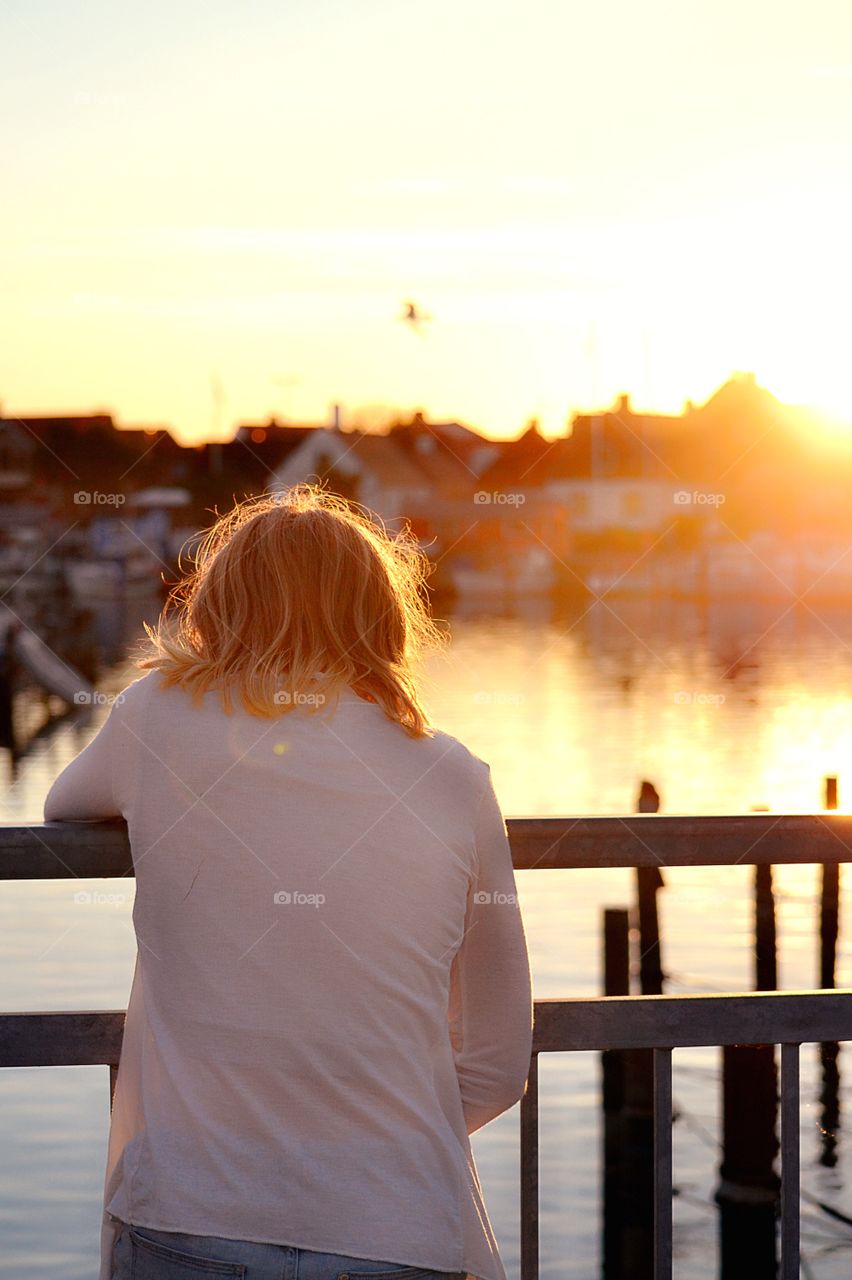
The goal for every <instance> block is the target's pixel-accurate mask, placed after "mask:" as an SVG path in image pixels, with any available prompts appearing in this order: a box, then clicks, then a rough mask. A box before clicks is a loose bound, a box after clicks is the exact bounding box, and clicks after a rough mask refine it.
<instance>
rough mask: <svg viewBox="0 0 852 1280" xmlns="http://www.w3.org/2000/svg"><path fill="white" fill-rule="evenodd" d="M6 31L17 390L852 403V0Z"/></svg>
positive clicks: (632, 0)
mask: <svg viewBox="0 0 852 1280" xmlns="http://www.w3.org/2000/svg"><path fill="white" fill-rule="evenodd" d="M0 47H1V48H2V50H3V76H2V79H0V101H2V111H1V112H0V118H1V119H2V122H3V123H2V126H0V128H1V129H2V146H1V147H0V160H1V161H2V183H3V201H2V206H0V230H2V235H0V263H2V270H1V271H0V279H2V309H0V409H2V410H3V411H4V412H5V413H6V414H8V415H10V416H11V415H13V414H16V413H17V414H25V413H48V412H56V413H60V412H71V411H75V412H81V413H85V412H92V411H94V410H97V409H101V410H107V411H111V412H112V413H113V414H114V415H115V416H116V418H117V420H118V421H119V422H120V423H122V424H124V425H130V424H166V425H169V426H171V427H172V428H173V429H174V431H175V432H176V434H177V435H178V436H179V438H181V439H182V440H185V441H186V440H190V439H201V438H205V437H209V436H211V435H213V434H214V433H218V434H219V436H220V437H224V436H228V435H230V434H231V432H232V430H233V427H234V425H235V423H237V422H239V421H244V420H255V419H259V418H263V419H265V418H267V417H268V416H269V414H270V413H272V412H274V413H275V414H276V415H277V416H278V417H279V418H280V419H281V420H285V419H290V420H306V421H313V422H317V421H324V420H326V419H327V418H328V416H329V413H330V406H331V404H332V403H333V402H335V401H337V402H340V404H341V405H342V406H343V422H344V425H346V424H347V423H351V422H353V421H355V420H357V418H358V416H359V411H364V412H363V413H362V414H361V416H362V417H363V418H364V419H365V420H373V419H376V418H377V417H378V418H379V419H380V418H381V413H380V411H379V410H378V409H377V408H376V406H387V413H388V414H390V412H391V411H393V410H395V409H397V408H399V409H403V410H405V411H410V410H412V409H413V408H417V407H422V408H423V409H425V410H426V412H427V413H428V414H429V415H430V416H431V417H433V418H436V419H443V418H450V417H452V418H457V419H460V420H462V421H465V422H468V423H469V424H470V425H472V426H474V427H477V428H479V429H480V430H483V431H485V432H486V433H489V434H494V435H515V434H517V433H518V432H519V431H520V430H521V429H522V428H523V426H524V424H525V422H526V421H527V419H528V418H530V417H532V416H538V417H539V419H540V421H541V424H542V427H543V429H544V430H545V431H546V432H547V433H549V434H554V433H556V432H559V431H561V430H562V429H563V428H564V426H565V423H566V421H567V420H568V418H569V417H570V414H571V413H572V412H573V411H575V410H577V409H583V408H592V407H596V406H599V405H601V404H605V403H609V402H610V401H611V400H612V399H613V397H614V396H615V395H616V394H617V393H618V392H620V391H622V390H626V391H629V392H630V393H631V395H632V398H633V401H634V403H635V404H636V405H637V406H638V407H641V408H656V409H659V410H667V411H671V412H678V411H679V410H680V408H681V406H682V404H683V401H684V400H685V399H686V398H687V397H690V398H692V399H694V400H701V399H703V398H705V397H706V396H707V395H709V394H710V393H711V392H712V391H713V389H714V388H715V387H716V386H717V385H718V384H719V383H721V382H722V381H724V380H725V378H726V377H727V376H728V375H729V373H730V372H731V371H732V370H734V369H749V370H753V371H754V372H755V373H756V374H757V376H758V378H759V380H760V381H761V382H762V383H763V384H764V385H765V386H768V387H769V388H770V389H771V390H772V391H774V392H775V393H776V394H777V395H779V396H780V397H781V398H782V399H784V400H787V401H790V402H795V403H812V404H815V405H817V406H820V407H823V408H825V409H828V410H830V411H833V412H834V413H836V414H839V415H841V416H843V417H844V418H848V419H849V420H850V422H852V371H850V368H849V363H850V361H849V354H850V350H852V325H850V300H852V238H850V230H849V229H850V227H851V226H852V4H850V3H849V0H809V3H808V4H804V3H801V2H799V0H793V2H790V0H787V2H786V3H785V2H784V0H712V2H710V0H691V2H687V3H684V0H644V2H643V3H641V4H637V3H636V0H597V3H595V4H590V3H588V0H583V2H582V3H579V2H578V0H527V2H526V3H523V4H521V3H520V2H517V0H516V2H515V3H512V4H503V3H499V0H452V2H450V0H429V3H418V4H415V3H412V2H411V0H394V2H393V3H391V2H390V0H384V2H379V0H371V2H369V3H368V2H367V0H285V2H284V3H281V2H280V0H278V2H276V3H272V2H267V0H254V3H249V4H237V3H236V2H235V0H231V3H227V4H226V3H222V2H221V0H204V3H200V2H196V0H193V2H190V3H177V4H175V5H170V4H166V3H164V2H163V0H150V2H149V3H148V4H147V5H145V6H130V5H124V4H115V3H114V0H110V3H109V4H107V3H89V2H87V0H82V2H81V3H75V4H62V3H52V4H50V3H44V2H43V0H27V2H26V3H23V0H7V3H6V4H4V6H3V9H2V15H0ZM406 299H411V300H413V301H415V302H417V303H418V304H419V305H420V306H421V307H422V309H423V311H425V312H426V313H428V314H429V315H430V316H432V319H431V320H430V321H428V322H426V323H424V326H423V329H422V331H421V332H416V331H414V330H412V329H411V328H410V327H408V326H406V325H405V324H403V323H402V322H401V320H400V319H399V316H400V315H401V313H402V304H403V301H404V300H406ZM850 429H851V430H852V428H850Z"/></svg>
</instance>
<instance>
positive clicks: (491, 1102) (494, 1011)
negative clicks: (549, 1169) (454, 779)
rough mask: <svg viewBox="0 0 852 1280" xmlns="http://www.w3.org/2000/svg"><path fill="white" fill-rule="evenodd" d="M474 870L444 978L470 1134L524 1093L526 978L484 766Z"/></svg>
mask: <svg viewBox="0 0 852 1280" xmlns="http://www.w3.org/2000/svg"><path fill="white" fill-rule="evenodd" d="M476 853H477V860H478V872H477V875H476V877H475V879H474V882H473V883H472V884H471V887H470V892H469V894H468V901H467V912H466V915H465V930H464V937H463V939H462V943H461V946H460V947H459V950H458V951H457V953H456V955H455V956H454V958H453V965H452V969H451V979H450V1038H451V1041H452V1045H453V1050H454V1057H455V1064H456V1074H457V1076H458V1081H459V1089H460V1091H461V1097H462V1105H463V1109H464V1115H465V1121H466V1123H467V1131H468V1133H469V1134H470V1133H474V1132H475V1131H476V1130H477V1129H480V1128H481V1127H482V1126H483V1125H485V1124H487V1123H488V1121H489V1120H493V1119H494V1118H495V1117H496V1116H499V1115H501V1114H502V1112H504V1111H507V1110H508V1109H509V1107H511V1106H514V1104H515V1103H516V1102H517V1101H518V1099H519V1098H520V1097H521V1096H522V1095H523V1092H524V1088H525V1086H526V1081H527V1075H528V1074H529V1067H530V1055H531V1052H532V1023H533V1003H532V983H531V979H530V968H529V957H528V954H527V945H526V937H525V934H524V926H523V920H522V918H521V910H520V906H519V904H518V897H517V889H516V886H515V873H514V869H513V867H512V854H511V849H510V847H509V838H508V836H507V834H506V824H505V822H504V820H503V815H502V813H501V811H500V806H499V804H498V802H497V797H496V795H495V793H494V787H493V784H492V781H491V774H490V771H489V774H488V778H487V781H486V786H485V790H484V792H483V795H482V799H481V801H480V805H479V811H478V814H477V821H476Z"/></svg>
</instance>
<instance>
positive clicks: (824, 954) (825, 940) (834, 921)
mask: <svg viewBox="0 0 852 1280" xmlns="http://www.w3.org/2000/svg"><path fill="white" fill-rule="evenodd" d="M825 807H826V809H836V808H837V779H836V778H826V780H825ZM839 913H840V865H839V863H837V862H823V864H822V885H821V891H820V929H819V940H820V963H819V985H820V987H821V988H824V989H831V988H833V987H834V966H835V962H836V956H837V936H838V932H839Z"/></svg>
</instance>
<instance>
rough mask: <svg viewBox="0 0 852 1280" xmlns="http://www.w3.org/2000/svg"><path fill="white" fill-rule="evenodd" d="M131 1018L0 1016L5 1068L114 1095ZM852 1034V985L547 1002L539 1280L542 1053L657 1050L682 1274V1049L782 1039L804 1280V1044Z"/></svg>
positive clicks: (526, 1128) (529, 1237)
mask: <svg viewBox="0 0 852 1280" xmlns="http://www.w3.org/2000/svg"><path fill="white" fill-rule="evenodd" d="M124 1020H125V1013H124V1011H123V1010H117V1009H110V1010H103V1011H92V1012H73V1013H65V1012H57V1013H54V1012H44V1013H5V1014H0V1067H40V1066H95V1065H108V1066H109V1067H110V1076H111V1094H112V1091H113V1090H114V1087H115V1077H116V1069H117V1066H118V1062H119V1058H120V1055H121V1041H122V1035H123V1031H124ZM848 1039H852V990H843V991H780V992H759V993H757V992H746V993H744V994H734V995H729V994H725V995H684V996H600V997H597V998H593V999H586V998H582V997H576V998H567V999H562V1000H537V1001H536V1002H535V1024H534V1031H533V1056H532V1062H531V1064H530V1073H529V1078H528V1081H527V1088H526V1092H525V1094H524V1097H523V1099H522V1100H521V1260H522V1272H521V1273H522V1276H523V1277H524V1280H537V1277H538V1270H539V1227H538V1055H539V1054H541V1053H551V1052H562V1053H564V1052H584V1051H590V1050H593V1051H597V1050H602V1049H652V1050H653V1054H654V1166H655V1194H654V1203H655V1230H654V1242H655V1259H654V1273H655V1276H656V1277H657V1280H670V1277H671V1274H672V1224H671V1194H672V1141H671V1129H672V1050H673V1049H678V1048H686V1047H696V1046H701V1045H712V1046H721V1045H735V1044H780V1045H781V1046H782V1051H781V1099H782V1109H781V1277H782V1280H794V1278H797V1277H798V1275H799V1163H800V1161H799V1046H800V1045H801V1044H810V1043H813V1042H817V1041H843V1040H848Z"/></svg>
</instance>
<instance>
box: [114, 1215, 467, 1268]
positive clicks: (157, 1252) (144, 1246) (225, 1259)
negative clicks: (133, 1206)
mask: <svg viewBox="0 0 852 1280" xmlns="http://www.w3.org/2000/svg"><path fill="white" fill-rule="evenodd" d="M225 1276H232V1277H242V1280H466V1276H467V1272H466V1271H430V1270H428V1269H426V1268H424V1267H413V1266H412V1267H409V1266H405V1265H404V1264H403V1263H400V1262H372V1261H370V1260H369V1259H367V1258H350V1257H346V1256H344V1255H343V1254H339V1253H317V1252H316V1251H315V1250H313V1249H297V1248H295V1247H293V1246H291V1245H286V1244H256V1243H255V1242H254V1241H252V1240H227V1239H223V1238H222V1237H220V1236H191V1235H184V1234H183V1233H180V1232H176V1231H155V1230H153V1228H151V1227H137V1226H134V1225H133V1224H132V1223H122V1224H121V1225H120V1226H119V1228H118V1235H117V1236H116V1241H115V1245H114V1248H113V1254H112V1280H222V1278H223V1277H225Z"/></svg>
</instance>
